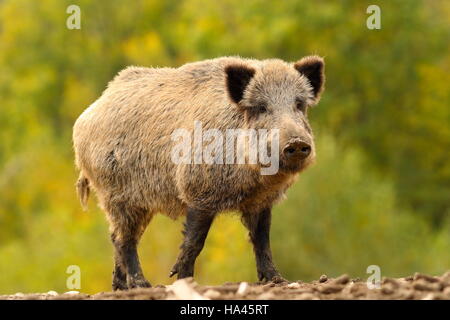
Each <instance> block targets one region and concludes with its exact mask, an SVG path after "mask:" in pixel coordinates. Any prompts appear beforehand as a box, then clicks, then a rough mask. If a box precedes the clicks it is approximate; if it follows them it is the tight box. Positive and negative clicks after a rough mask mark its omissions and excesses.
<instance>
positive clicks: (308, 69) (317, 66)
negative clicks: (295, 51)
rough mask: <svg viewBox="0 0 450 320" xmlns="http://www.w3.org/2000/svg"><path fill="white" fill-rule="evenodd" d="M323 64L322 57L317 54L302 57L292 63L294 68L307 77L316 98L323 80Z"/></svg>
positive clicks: (320, 90) (321, 87)
mask: <svg viewBox="0 0 450 320" xmlns="http://www.w3.org/2000/svg"><path fill="white" fill-rule="evenodd" d="M324 65H325V63H324V61H323V59H322V58H321V57H318V56H308V57H304V58H302V59H300V60H299V61H297V62H296V63H295V64H294V68H295V69H296V70H297V71H298V72H300V73H301V74H302V75H304V76H305V77H306V78H308V80H309V82H310V83H311V86H312V88H313V93H314V97H316V98H317V97H318V96H319V94H320V93H321V92H322V89H323V84H324V82H325V74H324Z"/></svg>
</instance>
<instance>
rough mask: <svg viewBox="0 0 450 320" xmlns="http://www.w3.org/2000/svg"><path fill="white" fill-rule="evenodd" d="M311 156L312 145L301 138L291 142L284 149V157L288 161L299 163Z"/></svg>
mask: <svg viewBox="0 0 450 320" xmlns="http://www.w3.org/2000/svg"><path fill="white" fill-rule="evenodd" d="M310 154H311V145H310V144H309V143H307V142H305V141H303V140H302V139H300V138H293V139H291V140H289V142H288V143H287V144H286V146H285V147H284V149H283V155H284V156H285V157H286V159H287V160H288V161H298V160H304V159H306V158H308V156H309V155H310Z"/></svg>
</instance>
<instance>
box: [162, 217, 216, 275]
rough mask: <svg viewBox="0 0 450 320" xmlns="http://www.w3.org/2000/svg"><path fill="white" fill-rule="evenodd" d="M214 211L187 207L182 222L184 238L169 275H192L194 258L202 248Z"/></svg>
mask: <svg viewBox="0 0 450 320" xmlns="http://www.w3.org/2000/svg"><path fill="white" fill-rule="evenodd" d="M214 216H215V213H210V212H207V211H201V210H196V209H188V211H187V216H186V222H185V224H184V231H183V234H184V240H183V244H182V245H181V247H180V249H181V252H180V254H179V256H178V259H177V262H176V263H175V265H174V266H173V268H172V270H171V271H170V277H172V276H173V275H174V274H178V279H182V278H187V277H192V276H193V275H194V264H195V259H197V257H198V255H199V254H200V252H201V251H202V249H203V245H204V244H205V239H206V236H207V235H208V231H209V228H210V227H211V223H212V221H213V220H214Z"/></svg>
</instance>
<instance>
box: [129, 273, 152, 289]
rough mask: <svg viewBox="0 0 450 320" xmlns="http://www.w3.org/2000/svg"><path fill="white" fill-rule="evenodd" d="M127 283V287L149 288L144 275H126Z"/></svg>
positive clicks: (149, 285)
mask: <svg viewBox="0 0 450 320" xmlns="http://www.w3.org/2000/svg"><path fill="white" fill-rule="evenodd" d="M127 285H128V289H134V288H150V287H151V284H150V282H148V281H147V280H146V279H145V278H144V276H134V277H131V276H128V277H127Z"/></svg>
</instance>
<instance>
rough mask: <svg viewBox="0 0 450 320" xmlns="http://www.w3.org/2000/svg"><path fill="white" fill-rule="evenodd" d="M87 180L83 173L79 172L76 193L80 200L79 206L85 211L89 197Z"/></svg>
mask: <svg viewBox="0 0 450 320" xmlns="http://www.w3.org/2000/svg"><path fill="white" fill-rule="evenodd" d="M89 192H90V188H89V180H88V179H87V178H86V177H85V176H84V175H83V173H82V172H81V173H80V176H79V178H78V181H77V193H78V198H79V199H80V202H81V207H82V208H83V210H84V211H87V202H88V199H89Z"/></svg>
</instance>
